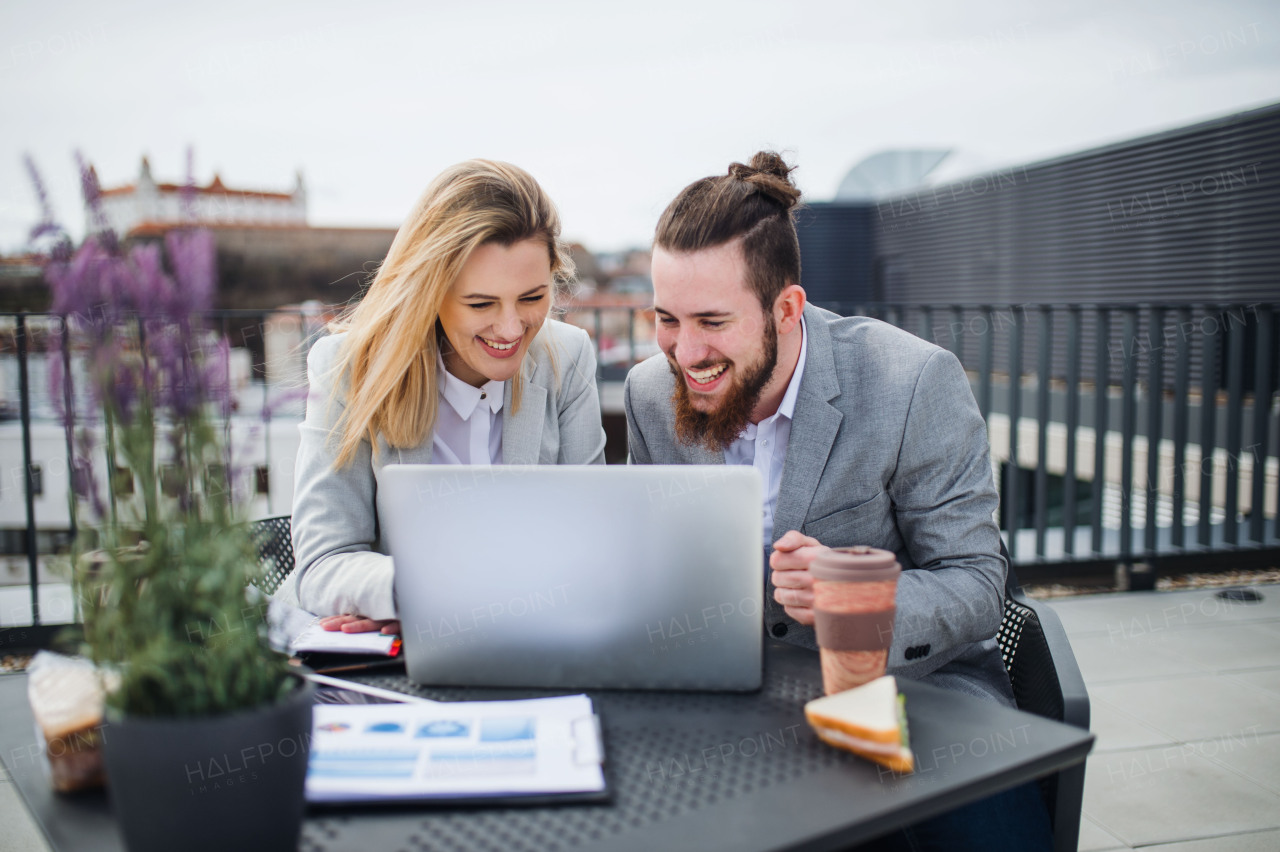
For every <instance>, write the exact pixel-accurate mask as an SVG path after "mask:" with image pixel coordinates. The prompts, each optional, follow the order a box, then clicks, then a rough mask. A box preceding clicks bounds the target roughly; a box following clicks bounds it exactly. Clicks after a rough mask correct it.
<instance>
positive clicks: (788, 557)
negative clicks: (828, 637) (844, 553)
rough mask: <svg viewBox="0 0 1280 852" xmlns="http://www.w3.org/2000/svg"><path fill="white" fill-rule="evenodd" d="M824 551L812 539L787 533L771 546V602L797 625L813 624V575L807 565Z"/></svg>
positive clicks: (821, 546)
mask: <svg viewBox="0 0 1280 852" xmlns="http://www.w3.org/2000/svg"><path fill="white" fill-rule="evenodd" d="M825 549H826V548H824V547H823V545H822V542H820V541H818V540H817V539H816V538H813V537H812V536H807V535H802V534H801V533H799V532H797V531H796V530H790V531H789V532H788V533H787V534H786V535H784V536H783V537H782V538H780V539H778V540H777V541H775V542H774V543H773V555H772V556H770V557H769V567H770V568H772V569H773V585H775V586H776V587H777V588H776V589H774V591H773V599H774V600H775V601H777V602H778V603H780V604H782V607H783V609H785V610H786V613H787V615H789V616H791V617H792V618H794V619H795V620H796V621H798V622H800V623H801V624H813V575H812V574H810V573H809V563H810V562H812V561H813V558H814V557H815V556H817V555H818V554H819V553H821V552H822V551H823V550H825Z"/></svg>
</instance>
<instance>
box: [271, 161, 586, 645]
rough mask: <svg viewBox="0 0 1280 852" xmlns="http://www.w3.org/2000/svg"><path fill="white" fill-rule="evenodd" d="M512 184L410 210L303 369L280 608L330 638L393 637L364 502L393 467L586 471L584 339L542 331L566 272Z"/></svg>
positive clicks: (457, 193) (452, 179)
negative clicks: (293, 608) (570, 467)
mask: <svg viewBox="0 0 1280 852" xmlns="http://www.w3.org/2000/svg"><path fill="white" fill-rule="evenodd" d="M559 236H560V220H559V216H558V214H557V213H556V209H555V207H554V206H553V205H552V203H551V201H550V199H549V198H547V196H546V194H545V193H544V192H543V191H542V188H541V187H540V186H538V184H537V182H536V181H535V180H534V179H533V178H532V177H531V176H530V175H529V174H528V173H526V172H525V171H523V170H522V169H519V168H517V167H515V166H512V165H509V164H507V163H499V162H492V161H489V160H469V161H467V162H465V163H461V164H459V165H456V166H453V167H452V168H450V169H448V170H446V171H445V172H444V173H443V174H441V175H440V176H439V177H437V178H436V179H435V181H434V182H432V184H431V185H430V186H429V187H428V188H427V190H426V192H424V193H423V195H422V197H421V198H420V199H419V200H418V203H417V205H416V206H415V207H414V209H413V212H412V213H411V214H410V215H409V218H408V220H407V221H406V222H405V224H404V225H403V226H402V227H401V228H400V230H399V232H398V233H397V234H396V238H395V241H394V242H392V244H391V249H390V250H389V251H388V252H387V257H386V259H385V260H384V261H383V263H382V265H381V267H380V268H379V270H378V273H377V275H376V276H375V278H374V281H373V283H372V285H370V287H369V290H368V292H367V294H366V295H365V296H364V298H363V299H362V300H361V301H360V302H359V303H358V304H357V305H356V306H355V307H354V309H353V310H351V311H350V313H349V314H348V315H347V316H346V317H345V318H344V319H342V320H340V321H338V322H336V323H335V324H334V325H333V326H332V328H331V331H333V332H334V334H331V335H330V336H328V337H325V338H323V339H321V340H319V341H318V342H317V343H316V344H315V346H314V347H312V349H311V353H310V355H309V356H308V359H307V369H308V375H309V376H310V381H311V387H310V392H309V394H308V398H307V413H306V419H305V420H304V421H303V423H302V425H301V426H300V427H299V428H300V431H301V445H300V447H299V449H298V461H297V470H296V472H295V482H294V502H293V546H294V553H295V558H296V560H297V568H296V570H295V571H294V572H293V574H292V575H291V576H290V578H289V580H288V581H287V582H286V584H285V585H284V586H283V587H282V588H281V591H280V592H279V593H277V594H278V596H280V597H283V598H284V599H285V600H287V601H289V602H291V603H294V604H296V605H299V606H301V607H302V608H303V609H306V610H309V611H311V612H314V613H316V614H318V615H322V616H328V617H327V618H325V619H324V620H323V621H322V623H323V624H324V626H325V627H326V628H328V629H331V630H344V631H346V632H360V631H367V630H377V629H381V630H383V631H384V632H394V631H396V630H398V627H399V625H398V624H397V623H395V622H394V619H395V617H396V611H395V603H394V601H393V600H392V564H391V557H390V556H387V555H385V553H383V552H382V551H381V543H380V542H379V540H378V519H377V513H376V508H375V493H376V490H377V486H378V477H379V474H380V472H381V471H382V469H383V467H385V466H386V465H388V464H393V463H418V464H425V463H433V464H472V465H491V464H598V463H600V462H603V461H604V430H603V428H602V427H601V423H600V404H599V398H598V396H597V392H596V383H595V371H596V361H595V351H594V349H593V347H592V344H591V341H590V339H589V338H588V337H587V334H586V333H585V332H583V331H582V330H580V329H578V328H574V327H573V326H569V325H565V324H564V323H560V322H556V321H555V320H550V319H548V317H547V315H548V312H549V310H550V308H551V302H552V297H553V295H554V291H555V287H556V284H557V283H558V282H561V281H564V280H565V279H566V278H568V277H569V276H570V275H572V273H573V264H572V261H571V260H570V258H569V256H568V253H567V251H566V250H565V248H564V246H563V245H561V243H560V241H559Z"/></svg>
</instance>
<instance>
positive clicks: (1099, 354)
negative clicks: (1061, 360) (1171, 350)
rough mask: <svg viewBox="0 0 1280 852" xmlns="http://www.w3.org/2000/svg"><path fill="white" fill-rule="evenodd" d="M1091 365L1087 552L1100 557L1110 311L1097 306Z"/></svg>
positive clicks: (1104, 483)
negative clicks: (1090, 478) (1090, 468)
mask: <svg viewBox="0 0 1280 852" xmlns="http://www.w3.org/2000/svg"><path fill="white" fill-rule="evenodd" d="M1096 310H1097V312H1098V337H1097V340H1096V341H1095V345H1094V363H1093V372H1094V377H1093V382H1094V384H1093V482H1092V483H1091V486H1090V489H1089V491H1090V495H1089V496H1090V505H1089V515H1090V525H1091V526H1090V530H1089V537H1090V539H1091V541H1090V549H1091V550H1092V551H1093V553H1094V554H1096V555H1099V556H1101V555H1102V495H1103V489H1104V487H1105V485H1106V480H1107V405H1108V393H1107V391H1108V383H1109V382H1110V376H1109V370H1108V364H1107V358H1108V357H1110V349H1109V348H1108V344H1109V343H1110V339H1111V311H1110V310H1109V309H1107V308H1105V307H1103V306H1101V305H1099V306H1098V307H1097V308H1096Z"/></svg>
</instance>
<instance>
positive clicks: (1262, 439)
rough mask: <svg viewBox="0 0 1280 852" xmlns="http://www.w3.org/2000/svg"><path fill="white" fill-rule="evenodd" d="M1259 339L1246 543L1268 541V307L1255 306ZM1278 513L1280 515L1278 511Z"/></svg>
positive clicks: (1255, 348)
mask: <svg viewBox="0 0 1280 852" xmlns="http://www.w3.org/2000/svg"><path fill="white" fill-rule="evenodd" d="M1254 315H1255V316H1256V317H1257V320H1258V336H1257V340H1256V343H1255V346H1254V350H1253V371H1254V372H1253V448H1252V449H1253V474H1252V475H1251V476H1250V478H1249V540H1250V541H1256V542H1258V543H1259V544H1261V543H1263V542H1265V541H1266V539H1267V489H1266V484H1267V453H1268V452H1269V450H1270V443H1271V435H1270V431H1271V430H1270V429H1269V428H1268V427H1269V426H1270V424H1269V423H1268V422H1267V421H1268V420H1269V419H1270V415H1271V381H1272V376H1271V357H1272V354H1271V339H1272V337H1271V336H1272V334H1273V326H1272V322H1271V321H1272V313H1271V308H1269V307H1267V306H1266V305H1264V306H1262V310H1258V308H1257V307H1256V306H1255V308H1254ZM1277 514H1280V512H1277Z"/></svg>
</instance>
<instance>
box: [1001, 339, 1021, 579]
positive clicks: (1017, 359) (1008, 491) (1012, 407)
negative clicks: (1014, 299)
mask: <svg viewBox="0 0 1280 852" xmlns="http://www.w3.org/2000/svg"><path fill="white" fill-rule="evenodd" d="M1021 418H1022V325H1021V323H1019V321H1018V320H1017V318H1016V317H1015V318H1014V320H1013V322H1012V323H1010V324H1009V461H1008V463H1007V464H1006V465H1005V469H1004V498H1003V503H1004V528H1005V538H1006V539H1007V546H1008V548H1009V558H1010V559H1016V558H1017V556H1018V528H1019V523H1018V516H1019V515H1020V514H1021V512H1020V509H1021V506H1020V505H1019V502H1020V500H1019V494H1018V475H1019V474H1020V473H1021V472H1022V469H1021V467H1020V466H1019V464H1018V421H1019V420H1020V419H1021Z"/></svg>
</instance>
